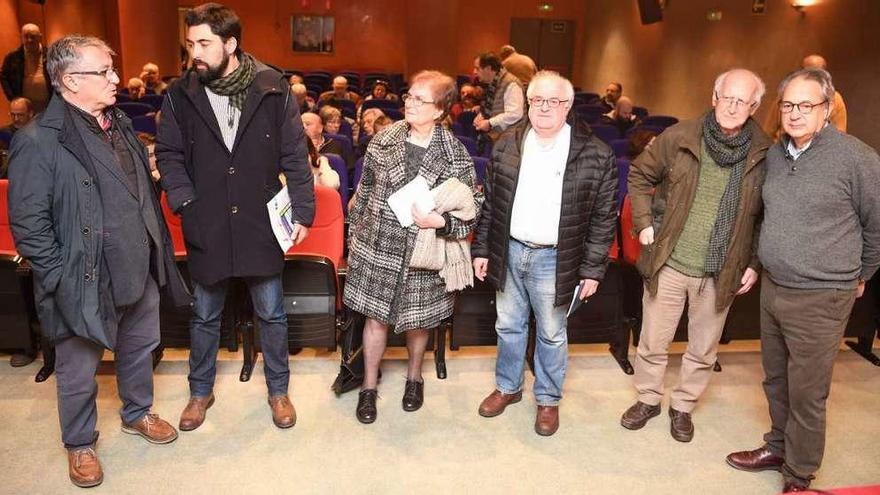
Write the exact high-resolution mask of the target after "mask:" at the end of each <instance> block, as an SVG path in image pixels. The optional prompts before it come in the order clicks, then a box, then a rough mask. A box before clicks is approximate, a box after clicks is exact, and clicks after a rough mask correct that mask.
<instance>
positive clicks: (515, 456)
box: [0, 343, 880, 494]
mask: <svg viewBox="0 0 880 495" xmlns="http://www.w3.org/2000/svg"><path fill="white" fill-rule="evenodd" d="M572 348H573V349H572V356H571V359H570V362H569V366H568V377H567V380H566V384H565V393H566V396H565V399H564V400H563V403H562V407H561V427H560V429H559V431H558V432H557V433H556V435H555V436H553V437H549V438H543V437H539V436H538V435H536V434H535V433H534V431H533V422H534V412H535V411H534V400H533V398H531V396H528V398H527V399H525V400H523V402H521V403H519V404H516V405H514V406H511V407H510V408H509V409H508V410H507V412H505V413H504V414H503V415H501V416H499V417H496V418H492V419H485V418H481V417H479V416H478V415H477V413H476V409H477V406H478V404H479V403H480V401H481V400H482V398H483V397H484V396H485V395H486V394H487V393H488V392H490V391H491V390H492V387H493V370H494V363H495V361H494V349H489V348H485V349H468V350H464V351H459V352H452V353H448V355H447V357H448V369H449V377H448V378H447V379H446V380H442V381H441V380H438V379H437V378H436V376H435V375H434V373H433V361H432V360H430V358H429V359H427V360H426V365H425V377H426V386H425V401H426V402H425V406H424V407H423V408H422V409H421V410H420V411H418V412H415V413H406V412H403V411H402V410H401V407H400V396H401V394H402V390H403V382H404V373H405V361H404V360H403V359H404V358H405V353H404V352H402V351H401V350H394V351H393V352H391V353H390V359H388V360H387V361H386V362H385V365H384V367H383V369H384V379H383V381H382V383H380V395H381V399H380V401H379V419H378V420H377V422H376V423H374V424H373V425H361V424H360V423H358V422H357V420H356V419H355V417H354V408H355V404H356V402H357V393H356V392H351V393H348V394H346V395H344V396H342V397H339V398H337V397H336V396H334V394H333V393H332V392H331V391H330V390H329V386H330V384H331V383H332V381H333V378H334V377H335V375H336V372H337V370H338V358H337V356H336V355H335V354H326V353H318V354H315V353H314V352H309V351H306V352H304V353H303V354H301V355H298V356H294V357H293V358H292V361H291V367H292V386H291V394H292V398H293V401H294V403H295V405H296V408H297V412H298V416H299V420H298V422H297V425H296V426H295V427H294V428H293V429H291V430H286V431H282V430H279V429H277V428H275V427H274V426H273V425H272V423H271V419H270V413H269V408H268V406H267V404H266V397H265V393H266V389H265V384H264V382H263V375H262V369H261V368H262V362H260V363H258V372H256V373H255V375H254V377H253V378H252V379H251V381H250V382H247V383H241V382H239V381H238V372H239V369H240V357H239V356H237V355H235V354H229V353H225V352H224V353H223V358H222V361H221V362H220V364H219V372H218V380H217V385H216V389H215V392H216V395H217V403H216V404H215V405H214V407H213V408H212V409H211V410H210V411H209V414H208V419H207V421H206V423H205V424H204V425H203V426H202V427H201V428H200V429H198V430H196V431H194V432H187V433H181V435H180V438H179V439H178V440H177V441H176V442H175V443H173V444H170V445H164V446H155V445H150V444H148V443H146V442H145V441H143V440H141V439H140V438H138V437H134V436H130V435H125V434H123V433H122V432H121V431H120V428H119V417H118V414H117V410H118V408H119V401H118V399H117V397H116V386H115V381H114V377H113V375H112V374H108V373H105V374H101V375H100V376H99V378H98V381H99V384H100V385H99V386H100V395H99V399H98V409H99V419H98V426H99V429H100V431H101V438H100V441H99V443H98V452H99V455H100V457H101V461H102V463H103V466H104V471H105V481H104V484H103V485H101V486H100V487H98V488H95V489H92V490H91V492H94V493H175V494H180V493H199V494H200V493H218V492H219V493H229V494H232V493H369V494H372V493H376V494H385V493H420V494H421V493H480V494H484V493H488V494H491V493H503V494H508V493H577V494H581V493H590V494H594V493H595V494H617V493H619V494H641V493H650V494H673V493H675V494H678V493H689V494H716V493H717V494H724V493H730V494H734V493H736V494H772V493H777V492H778V491H779V490H780V488H781V478H780V475H779V474H778V473H775V472H765V473H758V474H752V473H744V472H739V471H736V470H734V469H732V468H730V467H728V466H727V465H726V464H725V462H724V456H725V455H727V454H728V453H729V452H731V451H734V450H740V449H746V448H754V447H757V446H758V445H760V443H761V435H762V434H763V432H764V430H765V429H766V428H767V426H768V416H767V407H766V403H765V399H764V396H763V392H762V390H761V384H760V382H761V378H762V371H761V366H760V355H759V354H758V352H756V351H757V348H756V344H754V343H751V344H749V343H739V344H737V345H731V346H725V347H723V348H722V350H724V351H725V352H724V353H723V354H721V356H720V361H721V363H722V365H723V367H724V369H723V372H721V373H718V374H715V376H714V378H713V382H712V384H711V386H710V388H709V390H708V392H707V393H706V395H705V396H704V399H703V400H702V402H701V405H700V407H699V408H698V409H697V411H696V412H695V415H694V421H695V424H696V435H695V437H694V440H693V441H692V442H691V443H689V444H682V443H678V442H676V441H675V440H673V439H672V438H671V437H670V436H669V433H668V429H669V421H668V416H667V415H666V414H665V411H664V414H663V415H661V416H659V417H658V418H655V419H653V420H652V421H651V422H650V423H648V425H647V426H646V427H645V428H644V429H643V430H640V431H636V432H633V431H628V430H625V429H623V428H622V427H621V426H620V425H619V423H618V421H619V418H620V415H621V413H622V412H623V411H624V410H625V409H626V408H627V407H628V406H629V405H630V404H631V403H632V402H633V401H634V400H635V392H634V391H633V389H632V386H631V380H630V377H629V376H626V375H624V374H623V373H622V372H621V371H620V369H619V368H618V367H617V365H616V363H615V362H614V361H613V360H612V359H611V358H610V357H609V356H608V355H607V354H606V353H605V352H604V350H603V349H602V348H601V347H600V346H572ZM678 350H679V351H680V346H679V348H678ZM106 359H110V356H105V360H106ZM7 360H8V356H3V357H2V358H0V430H2V432H3V440H4V441H3V442H2V444H0V466H2V473H3V474H2V476H0V479H2V481H0V493H27V494H43V493H45V494H57V493H79V492H81V489H78V488H75V487H73V486H72V485H71V484H70V482H69V481H68V479H67V464H66V462H67V461H66V456H65V454H64V451H63V449H62V447H61V445H60V432H59V428H58V419H57V413H56V404H55V381H54V378H53V379H50V380H49V381H48V382H46V383H43V384H36V383H34V382H33V375H34V373H35V372H36V370H37V369H38V368H39V361H38V362H37V363H34V364H31V365H30V366H27V367H25V368H11V367H10V366H9V365H8V362H7ZM679 361H680V356H679V355H676V356H674V357H673V358H672V359H671V363H670V368H669V370H668V372H667V384H670V383H671V382H673V381H674V379H675V376H676V373H677V371H678V365H679ZM186 374H187V362H186V353H185V351H171V352H168V353H166V359H165V361H163V362H162V363H161V364H160V365H159V367H158V368H157V370H156V378H155V390H156V400H155V407H154V410H155V411H156V412H158V413H159V414H160V415H161V416H163V417H165V418H167V419H169V420H171V422H172V423H173V424H175V425H176V423H177V420H178V417H179V414H180V411H181V409H182V408H183V406H184V405H185V404H186V400H187V397H188V391H187V383H186ZM526 381H527V391H530V390H531V375H530V374H527V378H526ZM664 407H665V403H664ZM878 412H880V368H877V367H875V366H872V365H870V364H868V363H867V362H866V361H864V360H863V359H861V358H860V357H859V356H857V355H855V354H854V353H852V352H849V351H842V352H841V354H840V356H839V358H838V362H837V367H836V369H835V375H834V386H833V388H832V393H831V397H830V400H829V402H828V435H827V438H828V440H827V448H826V455H825V461H824V465H823V467H822V469H821V471H820V472H819V475H818V478H817V480H816V481H815V483H814V486H817V487H826V488H827V487H840V486H853V485H867V484H877V483H880V421H878V417H880V416H878Z"/></svg>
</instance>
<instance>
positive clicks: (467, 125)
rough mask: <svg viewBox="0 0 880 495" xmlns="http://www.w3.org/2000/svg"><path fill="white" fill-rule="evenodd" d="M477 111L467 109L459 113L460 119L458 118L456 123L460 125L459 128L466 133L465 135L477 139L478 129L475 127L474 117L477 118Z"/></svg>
mask: <svg viewBox="0 0 880 495" xmlns="http://www.w3.org/2000/svg"><path fill="white" fill-rule="evenodd" d="M476 116H477V113H476V112H474V111H471V110H466V111H464V112H461V114H459V116H458V119H456V121H455V123H456V124H458V125H459V130H460V131H461V132H463V133H464V135H465V136H468V137H470V138H474V139H476V137H477V130H476V129H475V128H474V118H476Z"/></svg>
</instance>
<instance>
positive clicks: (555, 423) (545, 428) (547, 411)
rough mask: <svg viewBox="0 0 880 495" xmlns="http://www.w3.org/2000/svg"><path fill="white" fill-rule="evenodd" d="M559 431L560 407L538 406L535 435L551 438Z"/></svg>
mask: <svg viewBox="0 0 880 495" xmlns="http://www.w3.org/2000/svg"><path fill="white" fill-rule="evenodd" d="M558 429H559V406H538V414H536V415H535V433H537V434H538V435H541V436H542V437H549V436H550V435H552V434H554V433H556V430H558Z"/></svg>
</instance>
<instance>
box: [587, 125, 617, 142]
mask: <svg viewBox="0 0 880 495" xmlns="http://www.w3.org/2000/svg"><path fill="white" fill-rule="evenodd" d="M590 130H592V131H593V134H595V135H596V137H597V138H599V139H601V140H602V141H603V142H605V144H611V141H614V140H615V139H620V130H618V129H617V127H614V126H610V125H602V124H597V125H591V126H590Z"/></svg>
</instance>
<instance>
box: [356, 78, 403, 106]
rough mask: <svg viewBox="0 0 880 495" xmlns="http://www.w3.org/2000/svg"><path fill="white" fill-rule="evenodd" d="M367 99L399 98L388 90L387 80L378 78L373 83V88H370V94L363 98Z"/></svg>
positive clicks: (389, 99)
mask: <svg viewBox="0 0 880 495" xmlns="http://www.w3.org/2000/svg"><path fill="white" fill-rule="evenodd" d="M367 100H388V101H400V98H399V97H398V96H397V95H396V94H394V93H392V92H390V91H389V89H388V81H383V80H381V79H380V80H378V81H376V82H375V83H373V89H371V90H370V94H368V95H367V97H366V98H364V101H367Z"/></svg>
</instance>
